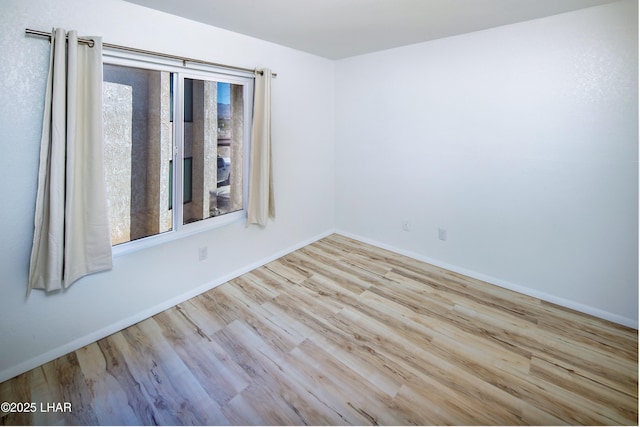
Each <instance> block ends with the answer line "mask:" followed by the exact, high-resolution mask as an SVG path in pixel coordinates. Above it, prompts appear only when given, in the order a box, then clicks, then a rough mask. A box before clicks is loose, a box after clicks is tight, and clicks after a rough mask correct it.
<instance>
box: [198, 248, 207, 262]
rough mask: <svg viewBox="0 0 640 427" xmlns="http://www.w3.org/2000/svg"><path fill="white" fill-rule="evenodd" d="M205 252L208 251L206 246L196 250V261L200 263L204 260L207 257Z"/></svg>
mask: <svg viewBox="0 0 640 427" xmlns="http://www.w3.org/2000/svg"><path fill="white" fill-rule="evenodd" d="M207 252H208V251H207V247H206V246H203V247H201V248H200V249H198V259H199V260H200V261H204V260H205V259H207V255H208V253H207Z"/></svg>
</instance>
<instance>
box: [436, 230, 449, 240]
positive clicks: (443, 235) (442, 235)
mask: <svg viewBox="0 0 640 427" xmlns="http://www.w3.org/2000/svg"><path fill="white" fill-rule="evenodd" d="M438 239H440V240H442V241H445V240H447V230H445V229H444V228H438Z"/></svg>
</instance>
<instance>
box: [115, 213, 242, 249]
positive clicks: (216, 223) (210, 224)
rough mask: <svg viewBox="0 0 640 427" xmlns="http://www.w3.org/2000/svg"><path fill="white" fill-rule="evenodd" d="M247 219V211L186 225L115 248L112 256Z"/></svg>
mask: <svg viewBox="0 0 640 427" xmlns="http://www.w3.org/2000/svg"><path fill="white" fill-rule="evenodd" d="M246 219H247V213H246V211H244V210H242V211H238V212H232V213H228V214H225V215H222V216H219V217H216V218H210V219H207V220H203V221H198V222H194V223H191V224H185V225H183V226H181V227H180V230H177V231H167V232H165V233H162V234H156V235H154V236H149V237H143V238H141V239H137V240H133V241H131V242H126V243H121V244H119V245H116V246H113V247H112V254H113V257H114V258H117V257H120V256H122V255H126V254H130V253H134V252H138V251H141V250H144V249H148V248H153V247H156V246H158V245H161V244H164V243H168V242H172V241H174V240H178V239H182V238H185V237H189V236H193V235H195V234H199V233H204V232H206V231H210V230H215V229H216V228H220V227H224V226H227V225H229V224H233V223H236V222H241V221H246Z"/></svg>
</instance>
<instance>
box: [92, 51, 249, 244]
mask: <svg viewBox="0 0 640 427" xmlns="http://www.w3.org/2000/svg"><path fill="white" fill-rule="evenodd" d="M228 73H229V72H226V74H223V73H222V72H221V71H220V70H207V69H204V68H200V69H198V68H187V67H184V66H176V65H173V64H164V63H158V64H155V63H149V62H148V60H146V61H142V60H138V59H136V58H130V57H127V58H112V59H111V60H108V59H107V58H105V65H104V81H103V116H104V141H105V166H106V168H105V169H106V184H107V198H108V203H109V213H110V220H111V238H112V243H113V245H114V246H115V245H125V244H126V245H132V244H133V243H134V242H139V241H144V242H147V243H144V245H147V244H148V242H150V241H156V240H158V238H159V237H158V236H165V238H167V237H166V236H169V237H168V238H173V237H177V236H180V235H184V234H185V233H191V232H196V231H200V230H202V229H205V228H210V227H215V226H217V225H221V224H224V223H228V222H230V221H235V220H237V219H240V218H244V217H245V210H244V209H245V204H246V203H245V199H246V197H245V196H246V194H247V191H246V182H247V179H246V177H245V171H246V170H247V164H248V147H249V142H248V141H249V130H250V112H251V105H250V103H251V98H250V95H251V94H252V90H253V78H252V76H250V75H246V74H245V75H242V74H239V75H233V74H228ZM126 245H125V246H126Z"/></svg>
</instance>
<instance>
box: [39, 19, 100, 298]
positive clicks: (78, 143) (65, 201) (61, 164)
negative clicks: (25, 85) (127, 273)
mask: <svg viewBox="0 0 640 427" xmlns="http://www.w3.org/2000/svg"><path fill="white" fill-rule="evenodd" d="M66 39H67V35H66V34H65V31H64V30H63V29H60V28H58V29H55V30H54V33H53V34H52V36H51V54H50V60H49V77H48V80H47V89H46V95H45V106H44V117H43V123H42V139H41V142H40V166H39V173H38V190H37V196H36V209H35V221H34V226H35V230H34V236H33V246H32V250H31V263H30V268H29V285H28V292H30V291H31V289H44V290H46V291H54V290H58V289H61V288H66V287H68V286H69V285H71V284H72V283H73V282H75V281H76V280H78V279H79V278H81V277H83V276H85V275H87V274H91V273H95V272H98V271H103V270H108V269H110V268H112V253H111V235H110V227H109V216H108V210H107V209H108V208H107V198H106V187H105V179H104V154H103V130H102V41H101V39H100V38H99V37H91V39H92V40H93V44H92V46H89V45H87V44H79V43H78V36H77V33H76V32H75V31H70V32H69V33H68V42H67V40H66Z"/></svg>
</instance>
